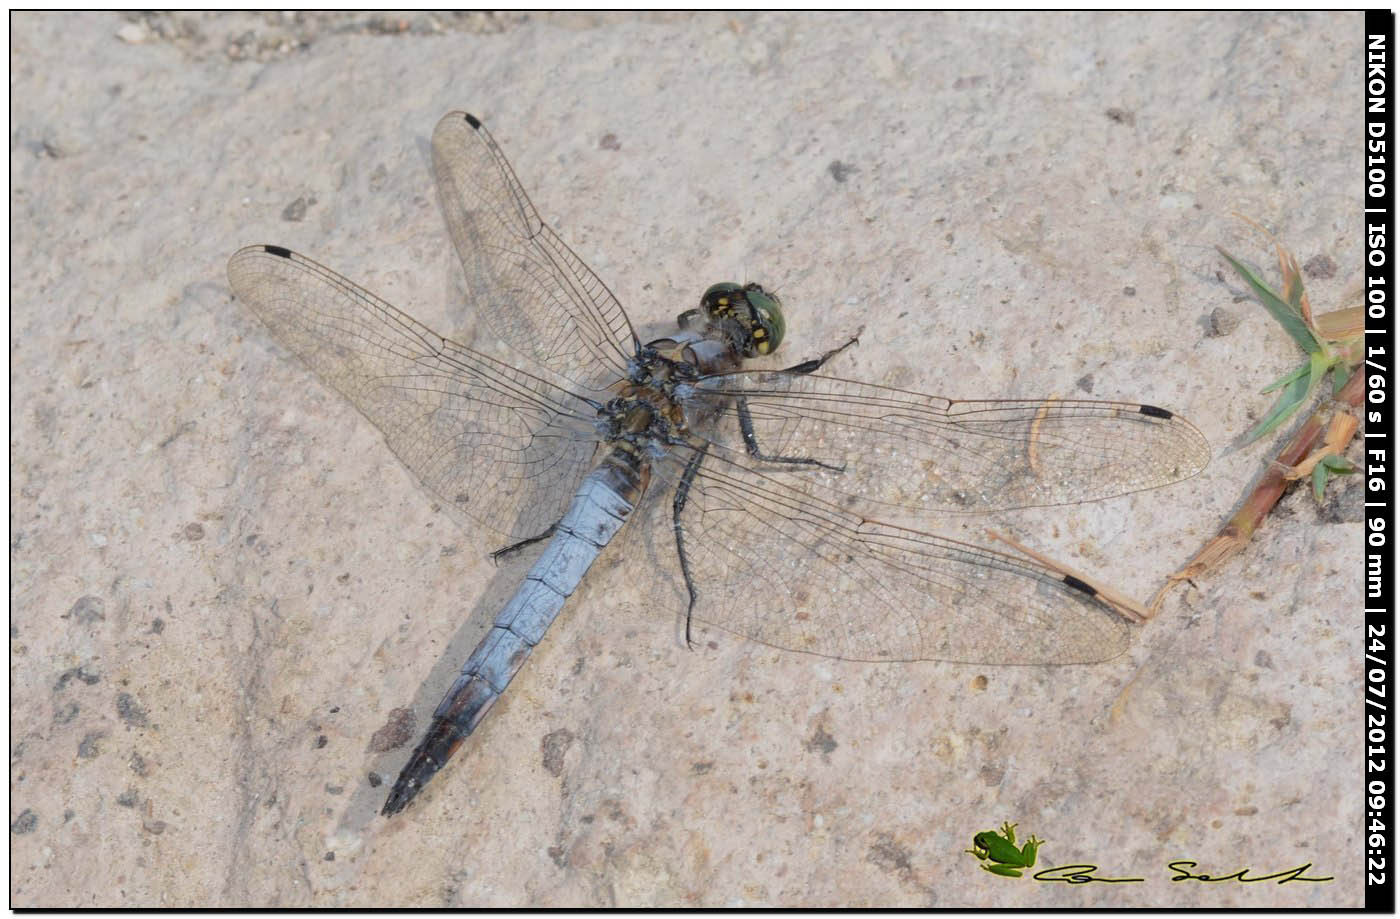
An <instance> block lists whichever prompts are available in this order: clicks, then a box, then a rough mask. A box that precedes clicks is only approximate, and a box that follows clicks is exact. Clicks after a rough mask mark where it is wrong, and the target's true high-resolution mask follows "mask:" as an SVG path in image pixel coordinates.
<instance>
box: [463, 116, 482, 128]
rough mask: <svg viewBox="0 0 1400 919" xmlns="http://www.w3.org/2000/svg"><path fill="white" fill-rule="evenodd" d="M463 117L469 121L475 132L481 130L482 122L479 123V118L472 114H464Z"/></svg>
mask: <svg viewBox="0 0 1400 919" xmlns="http://www.w3.org/2000/svg"><path fill="white" fill-rule="evenodd" d="M462 117H463V118H465V119H467V124H469V125H471V126H472V130H473V131H478V130H480V129H481V122H480V121H478V120H477V117H476V116H475V115H473V114H472V113H471V112H463V113H462Z"/></svg>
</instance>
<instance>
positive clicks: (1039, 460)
mask: <svg viewBox="0 0 1400 919" xmlns="http://www.w3.org/2000/svg"><path fill="white" fill-rule="evenodd" d="M431 150H432V169H433V174H434V177H435V180H436V185H437V191H438V196H439V199H440V204H441V207H442V210H443V214H444V217H445V220H446V224H447V229H448V234H449V236H450V237H451V239H452V242H453V244H454V246H455V248H456V251H457V254H458V256H459V258H460V261H461V264H462V267H463V269H464V271H465V278H466V290H467V296H468V298H469V303H470V304H471V306H472V307H473V308H474V309H475V311H476V313H477V315H478V316H479V317H480V318H481V319H482V320H484V321H485V324H486V325H487V326H488V327H489V329H490V330H491V331H492V332H493V333H494V334H495V335H496V336H497V337H499V338H500V339H502V340H503V341H504V343H505V344H506V345H508V346H510V349H512V350H513V353H514V355H515V357H516V358H517V359H515V360H511V361H505V360H502V359H500V358H499V357H495V356H492V355H491V354H488V353H487V351H486V350H479V349H474V348H472V347H468V346H467V345H463V344H459V343H457V342H455V341H453V340H451V339H449V338H446V337H444V336H442V335H439V334H438V333H437V332H434V331H433V330H432V329H429V328H428V327H427V326H425V325H423V324H422V323H420V322H418V321H417V320H415V319H413V318H412V317H411V316H409V315H408V314H407V313H405V312H403V311H401V310H399V309H397V308H396V307H394V306H392V305H391V304H389V303H388V302H386V301H385V300H384V299H382V298H381V297H378V296H376V295H375V294H373V293H370V292H369V291H368V290H365V289H364V288H363V287H360V286H359V285H357V284H355V283H353V282H351V281H349V280H346V279H345V278H344V277H342V276H341V275H339V274H337V273H335V272H334V271H331V270H330V269H328V268H325V267H323V266H321V265H320V264H318V263H316V262H315V261H312V260H311V259H309V258H306V257H304V256H302V255H298V254H297V253H295V252H293V251H291V250H290V249H287V248H285V247H283V246H277V245H256V246H249V247H247V248H244V249H242V250H240V251H239V252H237V253H236V254H235V255H234V256H233V257H232V259H231V260H230V262H229V265H228V278H229V284H230V285H231V287H232V289H233V292H234V293H235V294H236V296H237V297H238V299H239V300H241V301H242V302H243V303H244V304H246V305H247V306H248V307H250V308H251V309H252V311H253V312H255V313H256V314H257V315H258V317H259V318H260V319H261V320H262V322H263V323H264V324H265V325H266V326H267V328H268V330H269V331H270V332H271V333H272V336H273V337H274V338H275V339H276V340H277V341H279V342H280V343H281V344H282V345H284V346H285V347H286V348H287V349H289V350H290V351H291V352H292V353H294V354H295V355H297V356H298V357H299V358H300V359H301V360H302V361H303V362H304V363H305V364H306V366H307V367H309V368H310V369H311V370H312V371H313V372H314V373H315V374H316V375H317V376H319V377H320V378H321V380H323V381H324V382H325V383H326V384H328V385H329V386H330V387H331V388H333V389H335V390H337V391H339V392H340V393H341V394H342V395H343V396H345V398H347V399H348V400H349V401H350V402H351V403H352V404H353V405H354V406H355V407H356V408H357V409H358V410H359V411H360V412H361V413H362V414H363V415H364V417H365V418H367V419H368V420H369V421H370V423H371V424H373V425H374V426H375V427H377V428H378V429H379V430H380V432H382V434H383V436H384V440H385V442H386V444H387V445H388V447H389V449H390V450H391V451H392V452H393V453H394V454H395V455H397V457H398V458H399V459H400V460H401V461H402V462H403V464H404V465H405V466H407V468H408V469H409V470H410V471H412V472H413V473H414V474H415V475H416V476H417V477H418V479H419V480H421V482H422V484H423V485H424V486H425V487H426V489H427V490H428V491H429V492H430V493H432V494H433V495H434V496H436V498H437V499H439V501H440V502H441V504H442V506H444V507H445V508H447V509H448V510H449V511H450V514H451V515H452V516H454V517H456V518H457V519H459V520H460V521H461V522H462V523H464V524H465V525H466V526H468V527H469V528H470V529H471V530H472V531H473V532H489V533H493V534H495V536H496V538H497V539H498V540H499V541H498V542H497V543H495V545H497V546H501V547H502V548H499V549H497V551H496V552H495V553H493V558H499V557H501V556H502V555H509V554H513V553H515V552H519V551H523V550H526V549H527V548H528V547H532V546H534V548H533V549H531V550H530V551H534V552H539V553H540V554H539V555H538V558H537V560H536V561H535V562H534V564H533V566H532V567H531V568H530V569H529V572H528V574H526V575H525V577H524V579H523V581H522V582H521V583H520V585H519V588H518V589H517V590H516V592H515V594H514V595H513V596H512V597H511V599H510V600H509V601H508V602H507V603H506V604H505V606H504V607H503V608H502V609H501V611H500V613H499V615H497V616H496V618H495V620H494V621H493V623H492V626H491V628H490V629H489V631H488V632H487V633H486V636H485V637H484V638H483V639H482V640H481V643H480V644H479V645H478V646H477V647H476V649H475V650H474V651H473V652H472V654H471V656H470V657H469V658H468V659H467V661H466V663H465V665H464V666H463V667H462V670H461V673H460V675H459V676H457V678H456V679H455V681H454V682H453V684H452V686H451V687H450V688H449V689H448V691H447V693H446V695H445V696H444V698H443V700H442V702H441V704H440V705H439V706H438V707H437V709H436V711H435V712H434V713H433V716H432V719H431V721H430V723H429V725H428V728H427V731H426V733H425V734H424V736H423V737H422V739H421V741H420V742H419V743H418V745H417V746H416V748H415V749H414V750H413V752H412V754H411V755H410V757H409V759H408V761H407V764H406V765H405V766H404V767H403V770H402V772H401V773H400V775H399V777H398V779H397V781H396V782H395V784H394V786H393V788H392V790H391V791H390V793H389V795H388V798H387V800H386V801H385V803H384V806H383V810H382V813H383V814H384V815H385V816H391V815H393V814H396V813H398V812H399V811H401V810H403V808H404V807H405V806H407V805H408V803H409V802H410V801H412V800H413V799H414V798H415V796H416V795H418V794H419V792H421V791H422V789H423V787H424V786H425V785H426V784H427V782H428V781H429V780H430V779H431V778H432V777H433V776H434V775H435V774H436V773H437V772H438V771H439V770H440V769H441V768H442V767H443V765H444V764H445V763H446V762H447V761H448V759H449V758H450V757H451V756H452V755H453V753H454V752H455V751H456V750H457V749H458V748H459V747H460V746H461V745H462V743H463V741H464V740H465V739H466V738H467V737H468V736H469V735H471V733H472V732H473V731H474V730H475V729H476V727H477V726H478V725H479V724H480V723H481V720H482V718H483V717H484V716H485V715H486V713H487V712H488V711H489V710H490V708H491V706H492V704H493V703H494V702H495V701H496V700H497V699H498V698H500V696H501V694H502V693H503V692H505V690H506V687H507V685H508V684H509V683H510V682H511V680H512V678H513V677H514V676H515V674H516V673H517V672H519V670H520V668H521V667H522V666H523V665H524V663H525V661H526V659H527V658H528V657H529V656H530V653H531V651H532V650H533V649H534V648H535V647H536V646H537V645H538V644H539V642H540V641H541V639H542V638H543V637H544V635H545V632H546V630H547V629H548V628H549V626H550V624H551V623H552V622H553V621H554V619H555V617H556V616H557V615H558V613H559V612H560V610H561V609H562V608H563V606H564V604H565V602H566V601H567V599H568V598H569V596H570V595H571V594H573V592H574V591H575V589H576V588H577V587H578V586H579V584H580V583H581V581H582V579H583V578H584V576H585V574H586V572H587V571H588V570H589V568H590V567H591V566H592V565H593V563H594V560H595V559H597V558H598V557H599V555H600V554H601V553H602V552H603V551H604V549H605V548H606V547H608V545H609V543H610V542H612V541H613V538H614V536H616V535H617V534H618V533H619V532H621V531H623V528H624V525H625V524H627V523H628V522H629V520H634V519H636V520H642V519H645V520H647V521H648V523H647V524H637V525H636V526H637V527H640V528H641V529H643V530H646V531H648V532H651V533H653V534H654V535H655V539H656V540H657V541H664V542H661V543H660V544H663V545H664V546H665V553H664V555H665V556H668V559H667V561H666V563H665V566H666V567H667V568H668V569H669V570H667V571H666V572H665V573H664V576H663V574H662V573H661V572H659V571H658V570H657V569H658V568H660V567H661V566H662V562H661V561H660V559H662V558H663V554H662V553H659V552H657V551H656V550H655V548H654V546H655V545H657V544H658V542H657V541H650V542H649V541H648V540H647V539H642V538H637V539H630V538H629V539H619V540H618V543H619V545H618V546H617V551H618V552H619V553H620V554H619V556H618V557H619V559H620V560H621V561H622V562H623V563H624V564H625V565H626V566H628V570H629V571H631V572H632V573H633V576H634V577H636V578H639V579H641V582H642V583H643V584H648V583H650V581H649V580H648V579H653V578H654V579H655V581H656V582H657V583H660V582H661V581H662V580H664V579H669V583H670V584H671V585H672V589H671V590H670V594H671V598H670V599H669V600H666V601H664V602H658V605H661V606H663V607H665V608H667V609H668V610H669V611H670V613H671V615H672V617H673V621H674V622H675V624H676V627H677V632H678V633H679V632H680V630H681V623H682V622H683V623H684V637H685V641H686V643H687V644H690V645H693V644H694V642H695V634H696V633H695V630H696V629H703V628H705V627H706V626H712V627H715V628H717V629H719V630H722V631H725V632H728V633H732V634H734V635H738V636H741V637H742V638H745V639H749V640H751V641H755V642H760V643H762V644H765V645H769V646H772V647H775V648H781V649H785V650H789V651H793V652H800V653H805V654H813V655H821V656H826V657H830V658H837V659H840V660H846V661H870V662H912V661H930V660H938V661H955V662H964V663H982V664H1074V663H1092V662H1097V661H1102V660H1106V659H1108V658H1111V657H1114V656H1116V655H1118V654H1120V653H1121V652H1122V651H1123V650H1124V649H1125V648H1126V646H1127V643H1128V640H1129V630H1128V627H1127V622H1126V620H1125V618H1124V617H1123V616H1122V615H1121V614H1120V611H1119V610H1118V609H1116V608H1115V605H1114V604H1113V603H1112V602H1110V601H1109V600H1108V599H1106V597H1105V595H1104V594H1103V593H1102V592H1101V591H1100V590H1098V589H1097V588H1096V587H1095V586H1094V585H1092V584H1091V583H1089V582H1088V581H1087V580H1085V579H1082V578H1080V577H1078V576H1076V575H1073V574H1068V573H1066V571H1065V570H1064V569H1061V568H1058V567H1056V566H1055V565H1053V564H1050V563H1045V562H1043V561H1040V560H1037V559H1036V558H1029V557H1023V556H1021V555H1018V554H1012V553H1009V552H1002V551H998V550H994V549H991V548H989V547H987V546H982V545H977V544H975V543H971V542H964V541H961V540H957V539H951V538H946V537H943V536H939V535H935V534H933V533H930V532H926V529H927V528H928V527H930V526H931V525H932V524H933V523H934V522H935V521H936V520H938V519H940V518H942V517H943V516H944V515H949V514H985V513H992V512H1000V511H1009V510H1014V509H1017V508H1027V507H1041V506H1052V505H1068V504H1076V503H1079V502H1085V501H1091V500H1097V499H1101V498H1107V497H1110V496H1114V495H1121V494H1126V493H1129V492H1134V491H1139V490H1142V489H1148V488H1155V487H1158V486H1162V485H1166V484H1168V483H1172V482H1177V481H1180V480H1182V479H1185V478H1188V477H1190V476H1192V475H1195V474H1196V473H1197V472H1199V471H1200V470H1201V469H1202V468H1204V466H1205V465H1206V462H1207V460H1208V459H1209V455H1210V451H1209V447H1208V444H1207V442H1206V440H1205V438H1204V437H1203V436H1202V435H1201V433H1200V432H1199V431H1198V430H1197V429H1196V428H1195V427H1194V426H1192V425H1191V424H1190V423H1189V422H1188V421H1186V420H1185V419H1183V418H1181V417H1180V416H1179V415H1177V414H1175V413H1173V412H1171V411H1169V410H1167V409H1163V408H1159V407H1156V406H1152V405H1144V404H1140V403H1133V402H1104V401H1088V400H1077V399H1059V398H1047V399H1032V400H970V401H968V400H955V399H947V398H941V397H936V396H929V395H924V394H920V393H915V392H908V391H904V390H900V389H893V388H890V387H886V386H881V385H876V384H873V383H862V382H858V381H854V380H847V379H841V378H839V377H835V376H829V375H827V374H824V373H819V372H818V371H820V370H822V369H823V368H824V366H825V365H826V364H827V363H828V362H830V361H831V360H833V359H834V358H835V357H836V356H837V355H839V354H841V353H842V352H843V351H844V350H845V349H846V348H848V347H850V346H851V345H853V344H855V339H854V338H852V339H851V340H849V341H847V342H845V343H844V344H842V345H841V346H840V347H837V348H833V349H831V350H829V351H827V352H825V353H823V354H821V355H819V356H816V357H812V358H809V359H807V360H803V361H801V362H798V363H795V364H791V365H789V366H787V367H785V368H782V369H763V368H762V367H761V366H759V367H755V366H754V365H752V364H751V363H750V361H752V360H755V359H763V358H769V357H770V356H771V355H773V354H774V353H775V352H777V350H778V349H779V347H780V346H781V345H782V343H783V341H784V338H785V336H786V332H787V319H786V317H785V314H784V310H783V305H782V303H781V301H780V299H779V298H778V296H777V295H776V294H775V293H774V292H773V291H771V290H767V289H765V288H764V287H762V286H761V285H760V284H757V283H744V284H740V283H737V282H724V283H719V284H714V285H712V286H710V287H709V288H707V289H706V290H705V291H704V293H703V295H702V296H701V297H700V300H699V303H698V305H696V306H694V307H692V308H689V309H686V310H685V311H684V312H681V313H680V315H679V317H678V320H677V323H676V324H677V329H676V330H675V331H674V333H673V334H670V335H669V336H667V337H663V338H659V339H657V340H654V341H648V342H645V343H644V342H642V340H641V339H640V338H639V337H638V335H637V333H636V331H635V330H634V328H633V326H632V323H631V321H630V320H629V318H628V316H627V313H626V312H624V310H623V308H622V306H621V304H620V303H619V302H618V300H617V298H616V297H615V296H614V295H613V293H612V292H611V291H610V290H609V289H608V287H607V285H606V284H604V283H603V281H602V280H601V279H599V277H598V276H597V275H596V274H594V273H593V272H592V271H591V270H590V269H589V268H588V266H587V265H585V264H584V262H583V261H582V260H581V259H580V258H579V257H578V256H577V255H576V254H575V253H574V251H573V250H572V249H570V248H569V247H568V246H567V245H566V244H565V243H564V241H563V240H562V239H561V238H560V237H559V236H558V235H557V234H556V233H555V231H554V230H553V229H551V228H550V226H549V225H548V224H546V223H545V222H544V221H543V220H542V219H541V218H540V215H539V212H538V211H537V210H536V209H535V207H534V205H533V204H532V203H531V201H530V199H529V197H528V196H527V195H526V193H525V190H524V188H523V186H522V185H521V183H520V181H519V180H518V178H517V177H516V175H515V172H514V170H513V169H512V168H511V166H510V163H509V162H508V161H507V159H506V156H505V154H504V153H503V152H502V151H501V148H500V146H499V145H498V144H497V143H496V141H495V140H494V139H493V138H492V136H491V134H490V133H489V132H488V131H487V130H486V128H485V127H484V126H483V124H482V123H481V121H480V120H479V119H477V118H475V117H474V116H472V115H469V114H466V113H465V112H452V113H450V114H448V115H446V116H444V117H443V118H442V120H441V121H440V122H439V123H438V125H437V127H436V128H435V129H434V131H433V136H432V143H431ZM643 511H645V513H643ZM536 543H544V546H543V548H542V549H541V548H540V547H538V546H535V544H536ZM648 545H651V546H653V548H652V550H651V551H650V552H648V551H647V548H646V547H647V546H648ZM526 558H528V556H526ZM658 593H661V591H660V590H659V589H658ZM677 637H678V638H679V635H678V636H677Z"/></svg>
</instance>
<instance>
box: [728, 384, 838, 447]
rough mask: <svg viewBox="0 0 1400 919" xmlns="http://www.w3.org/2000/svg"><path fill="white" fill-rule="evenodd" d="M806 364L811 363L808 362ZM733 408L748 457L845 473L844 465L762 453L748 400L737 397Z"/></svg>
mask: <svg viewBox="0 0 1400 919" xmlns="http://www.w3.org/2000/svg"><path fill="white" fill-rule="evenodd" d="M808 363H811V362H810V361H808ZM799 366H800V365H799ZM734 408H735V410H736V411H737V412H738V413H739V432H740V433H741V434H743V435H744V446H745V447H746V448H747V449H748V451H749V456H752V457H753V458H754V459H759V460H763V461H764V462H765V463H789V464H791V465H793V466H820V467H821V468H823V469H830V470H831V471H832V472H845V471H846V464H845V463H842V464H841V465H840V466H833V465H831V464H830V463H823V462H822V461H821V460H819V459H812V458H810V457H806V456H774V455H772V454H768V453H764V452H763V451H762V450H760V449H759V447H758V435H756V434H755V433H754V430H753V415H751V414H749V400H747V399H745V398H744V397H743V396H740V397H738V398H737V399H735V400H734Z"/></svg>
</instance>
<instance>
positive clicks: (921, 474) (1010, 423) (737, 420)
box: [685, 371, 1210, 519]
mask: <svg viewBox="0 0 1400 919" xmlns="http://www.w3.org/2000/svg"><path fill="white" fill-rule="evenodd" d="M685 402H686V406H687V407H686V413H687V416H688V418H689V419H690V422H691V429H692V431H695V432H696V433H698V434H700V435H701V436H702V437H704V438H706V439H707V440H709V441H710V442H711V443H713V444H714V445H715V447H716V448H718V449H717V450H716V453H717V454H718V455H721V456H724V457H725V458H727V459H728V460H730V461H731V462H734V463H737V464H740V465H748V466H751V467H753V468H755V469H757V470H759V471H761V472H763V473H764V474H766V475H769V476H771V477H774V478H777V479H779V480H781V481H783V482H785V483H787V484H789V485H791V486H792V487H794V488H797V489H800V490H801V491H803V492H807V493H811V494H820V493H825V494H827V495H828V496H830V495H839V496H842V497H843V498H848V499H855V500H858V501H862V502H866V503H868V504H873V505H882V506H885V507H890V508H897V509H901V510H903V511H906V512H907V511H913V512H915V517H916V519H917V517H919V516H921V515H929V516H932V515H933V514H935V513H949V512H953V513H984V512H989V511H1001V510H1010V509H1013V508H1022V507H1038V506H1045V505H1055V504H1075V503H1078V502H1081V501H1092V500H1096V499H1099V498H1107V497H1110V496H1113V495H1121V494H1126V493H1128V492H1133V491H1140V490H1142V489H1147V488H1156V487H1158V486H1161V485H1166V484H1169V483H1171V482H1176V481H1180V480H1181V479H1185V478H1189V477H1191V476H1193V475H1195V474H1196V473H1197V472H1200V471H1201V470H1202V469H1203V468H1205V465H1206V463H1207V462H1208V461H1209V459H1210V446H1209V444H1208V443H1207V442H1206V439H1205V438H1204V437H1203V436H1202V435H1201V433H1200V432H1199V431H1197V430H1196V428H1195V427H1194V426H1192V425H1191V424H1190V422H1188V421H1186V420H1185V419H1183V418H1180V417H1178V416H1176V415H1173V414H1172V413H1171V412H1169V411H1167V410H1165V409H1159V408H1156V407H1154V406H1150V405H1141V404H1138V403H1131V402H1091V401H1084V400H1077V399H1045V400H1038V401H1024V402H1023V401H955V400H949V399H944V398H940V397H937V396H925V395H921V394H918V393H911V392H905V391H902V390H898V389H890V388H887V387H883V386H875V385H872V384H868V383H856V382H852V381H849V380H841V379H836V378H833V377H823V376H816V375H812V374H806V375H804V374H795V373H784V372H781V371H776V372H774V371H754V372H750V371H741V372H738V373H730V374H720V375H716V376H713V377H707V378H705V379H703V380H701V381H700V382H699V384H697V386H696V387H695V388H694V389H693V390H689V391H687V393H686V394H685ZM745 413H746V414H747V417H748V418H749V419H750V421H751V429H752V432H753V443H754V444H756V446H757V448H758V450H759V451H760V452H761V453H762V454H763V455H765V456H770V457H786V458H805V459H812V460H817V461H818V462H820V463H821V464H823V465H820V466H818V465H810V464H809V465H792V464H783V463H778V462H765V461H761V460H758V459H755V458H754V457H753V456H752V455H751V454H750V453H749V451H748V445H747V444H746V440H745V437H744V431H743V424H742V421H743V416H744V415H745Z"/></svg>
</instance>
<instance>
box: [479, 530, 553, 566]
mask: <svg viewBox="0 0 1400 919" xmlns="http://www.w3.org/2000/svg"><path fill="white" fill-rule="evenodd" d="M558 526H559V524H558V523H551V524H550V525H549V529H547V530H545V531H544V532H543V533H541V534H539V535H538V536H531V537H530V538H528V539H522V540H520V542H515V543H511V544H510V545H508V546H502V547H501V548H499V549H497V550H496V551H494V552H492V553H491V562H492V564H496V563H498V562H500V560H501V559H503V558H505V557H506V556H507V555H511V554H513V553H516V552H519V551H520V550H521V549H523V548H525V547H526V546H533V545H534V544H535V543H537V542H543V541H544V540H546V539H548V538H549V537H551V536H553V535H554V531H555V529H556V528H557V527H558Z"/></svg>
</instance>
